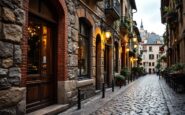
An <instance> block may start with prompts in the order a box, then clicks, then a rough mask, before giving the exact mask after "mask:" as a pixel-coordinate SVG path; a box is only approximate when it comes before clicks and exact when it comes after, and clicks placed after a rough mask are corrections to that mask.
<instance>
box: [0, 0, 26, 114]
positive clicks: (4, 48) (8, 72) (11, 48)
mask: <svg viewBox="0 0 185 115" xmlns="http://www.w3.org/2000/svg"><path fill="white" fill-rule="evenodd" d="M22 7H23V0H1V1H0V114H10V115H11V114H12V115H13V114H14V115H15V114H18V113H19V114H24V112H25V109H24V107H23V108H22V107H21V108H22V110H21V109H20V106H19V103H20V102H21V103H22V104H21V106H23V105H24V104H25V101H23V100H24V99H25V89H24V88H16V87H17V86H19V85H20V80H21V69H20V64H21V62H22V58H21V57H22V51H21V39H22V31H23V30H22V25H23V24H24V22H25V17H24V16H25V12H24V10H23V9H22ZM5 103H6V104H5ZM24 106H25V105H24ZM7 107H9V108H7Z"/></svg>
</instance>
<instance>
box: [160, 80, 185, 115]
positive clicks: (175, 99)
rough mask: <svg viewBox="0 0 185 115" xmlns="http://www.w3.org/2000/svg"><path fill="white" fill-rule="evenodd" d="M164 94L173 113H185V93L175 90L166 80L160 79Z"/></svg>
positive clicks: (179, 114) (184, 114)
mask: <svg viewBox="0 0 185 115" xmlns="http://www.w3.org/2000/svg"><path fill="white" fill-rule="evenodd" d="M160 83H161V87H162V90H163V92H164V96H165V99H166V102H167V105H168V108H169V110H170V114H171V115H185V94H183V93H176V92H174V91H173V90H172V89H171V88H170V87H169V86H168V85H167V84H166V83H165V81H164V79H161V80H160Z"/></svg>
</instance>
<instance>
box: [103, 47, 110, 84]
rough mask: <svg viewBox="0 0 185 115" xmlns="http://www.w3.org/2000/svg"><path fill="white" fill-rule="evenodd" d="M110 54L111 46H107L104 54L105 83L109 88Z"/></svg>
mask: <svg viewBox="0 0 185 115" xmlns="http://www.w3.org/2000/svg"><path fill="white" fill-rule="evenodd" d="M109 53H110V48H109V46H107V45H105V52H104V83H105V85H106V86H107V87H109V81H110V72H109V71H110V70H109V68H110V62H109V61H110V60H109Z"/></svg>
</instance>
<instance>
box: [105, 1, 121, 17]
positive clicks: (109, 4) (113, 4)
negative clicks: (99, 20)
mask: <svg viewBox="0 0 185 115" xmlns="http://www.w3.org/2000/svg"><path fill="white" fill-rule="evenodd" d="M120 14H121V5H120V2H119V1H118V0H105V15H106V17H107V18H108V19H109V18H111V19H112V20H117V19H119V18H120Z"/></svg>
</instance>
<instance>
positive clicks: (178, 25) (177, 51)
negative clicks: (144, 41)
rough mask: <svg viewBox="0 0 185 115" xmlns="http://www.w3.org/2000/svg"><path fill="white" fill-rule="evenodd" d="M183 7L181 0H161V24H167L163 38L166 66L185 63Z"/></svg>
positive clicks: (184, 18)
mask: <svg viewBox="0 0 185 115" xmlns="http://www.w3.org/2000/svg"><path fill="white" fill-rule="evenodd" d="M184 6H185V2H184V1H183V0H175V1H173V0H161V21H162V23H163V24H167V26H166V32H165V33H164V38H165V44H166V46H167V48H168V49H167V57H168V66H171V65H173V64H176V63H185V52H184V48H185V39H184V38H185V36H184V35H185V34H184V33H185V17H184V14H183V12H184V11H185V8H184Z"/></svg>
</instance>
